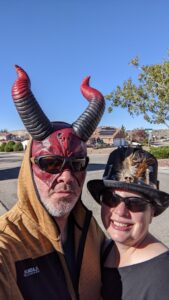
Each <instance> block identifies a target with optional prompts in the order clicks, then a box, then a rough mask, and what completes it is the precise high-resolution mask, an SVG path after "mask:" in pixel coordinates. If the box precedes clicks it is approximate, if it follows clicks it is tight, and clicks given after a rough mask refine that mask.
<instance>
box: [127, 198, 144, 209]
mask: <svg viewBox="0 0 169 300" xmlns="http://www.w3.org/2000/svg"><path fill="white" fill-rule="evenodd" d="M125 203H126V206H127V208H128V209H129V210H130V211H132V212H142V211H145V210H146V208H147V205H148V203H147V202H146V201H145V200H144V199H142V198H139V197H136V198H126V200H125Z"/></svg>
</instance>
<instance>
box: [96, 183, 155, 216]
mask: <svg viewBox="0 0 169 300" xmlns="http://www.w3.org/2000/svg"><path fill="white" fill-rule="evenodd" d="M100 202H101V203H104V204H106V205H107V206H109V207H117V206H118V205H119V203H120V202H124V203H125V206H126V207H127V208H128V209H129V210H130V211H131V212H142V211H145V210H146V208H147V206H148V204H150V201H149V200H147V199H144V198H141V197H133V196H132V197H121V196H119V195H117V194H116V193H115V192H113V191H112V190H110V189H105V190H104V191H103V192H102V193H101V195H100Z"/></svg>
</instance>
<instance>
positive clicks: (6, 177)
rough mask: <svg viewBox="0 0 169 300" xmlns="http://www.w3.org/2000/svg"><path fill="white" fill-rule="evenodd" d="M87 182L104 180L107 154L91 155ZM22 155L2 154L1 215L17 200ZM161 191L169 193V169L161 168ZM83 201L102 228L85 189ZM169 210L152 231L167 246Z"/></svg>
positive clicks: (98, 215)
mask: <svg viewBox="0 0 169 300" xmlns="http://www.w3.org/2000/svg"><path fill="white" fill-rule="evenodd" d="M89 156H90V164H89V166H88V171H87V176H86V181H85V183H86V182H87V181H88V180H91V179H96V178H98V179H99V178H102V174H103V170H104V167H105V163H106V160H107V157H108V155H107V154H100V153H99V154H90V155H89ZM22 158H23V154H22V153H0V214H3V213H5V212H6V211H7V210H9V209H10V208H11V207H12V206H13V205H14V204H15V203H16V199H17V177H18V173H19V169H20V165H21V162H22ZM158 178H159V180H160V189H161V190H163V191H166V192H168V193H169V168H160V169H159V173H158ZM82 199H83V201H84V203H85V204H86V206H87V207H88V208H89V209H91V210H92V211H93V213H94V216H95V217H96V219H97V221H98V222H99V224H100V226H101V227H102V222H101V219H100V206H99V205H98V204H97V203H96V202H95V201H94V200H93V199H92V197H91V196H90V194H89V192H88V191H87V189H86V184H85V185H84V188H83V193H82ZM168 220H169V209H167V210H166V211H165V212H164V213H163V214H162V215H160V216H158V217H156V218H154V219H153V222H152V224H151V225H150V231H151V232H152V233H153V234H154V235H155V236H156V237H157V238H159V239H160V240H162V241H163V242H164V243H165V244H166V245H168V246H169V222H168ZM102 228H103V227H102Z"/></svg>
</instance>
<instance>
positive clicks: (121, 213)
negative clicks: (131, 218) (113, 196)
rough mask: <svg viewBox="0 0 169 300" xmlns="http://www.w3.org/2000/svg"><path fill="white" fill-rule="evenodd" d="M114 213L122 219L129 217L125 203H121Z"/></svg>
mask: <svg viewBox="0 0 169 300" xmlns="http://www.w3.org/2000/svg"><path fill="white" fill-rule="evenodd" d="M114 213H115V214H117V215H118V216H120V217H124V216H128V215H129V210H128V208H127V207H126V205H125V203H124V201H121V202H120V203H119V204H118V205H117V206H116V208H115V209H114Z"/></svg>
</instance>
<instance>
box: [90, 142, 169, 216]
mask: <svg viewBox="0 0 169 300" xmlns="http://www.w3.org/2000/svg"><path fill="white" fill-rule="evenodd" d="M157 172H158V162H157V159H156V158H155V157H154V156H153V155H152V154H150V153H149V152H147V151H145V150H143V149H142V148H141V147H135V148H133V147H119V148H117V149H116V150H114V151H112V152H111V153H110V156H109V158H108V161H107V164H106V168H105V171H104V174H103V179H102V180H101V179H100V180H99V179H95V180H90V181H89V182H88V183H87V187H88V190H89V191H90V193H91V195H92V196H93V198H94V199H95V200H96V201H97V202H98V203H99V204H100V195H101V193H102V191H103V190H104V189H106V188H111V189H117V190H123V191H131V192H137V193H139V194H141V195H143V196H144V197H145V198H147V199H148V200H149V201H150V202H151V204H152V205H153V207H154V209H155V216H157V215H159V214H161V213H162V212H163V211H164V210H165V209H166V208H167V207H168V206H169V194H167V193H165V192H163V191H159V190H158V188H159V181H158V180H157Z"/></svg>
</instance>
